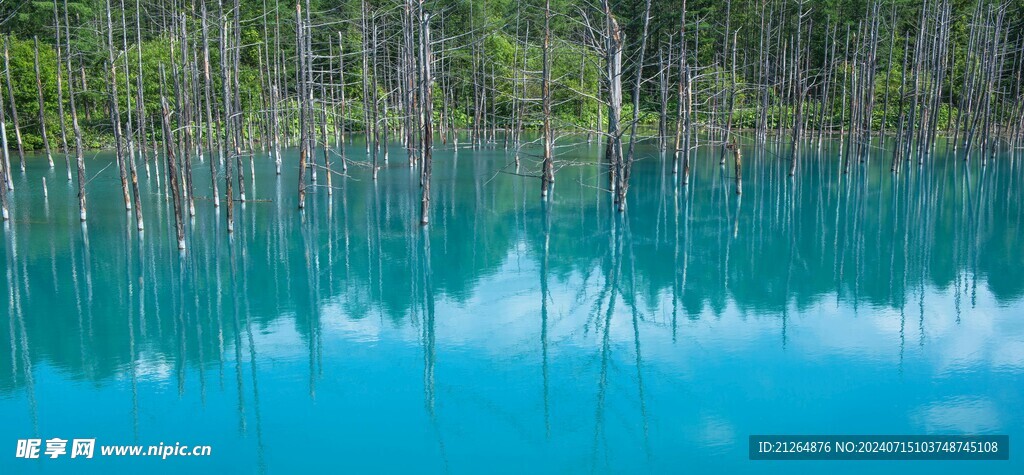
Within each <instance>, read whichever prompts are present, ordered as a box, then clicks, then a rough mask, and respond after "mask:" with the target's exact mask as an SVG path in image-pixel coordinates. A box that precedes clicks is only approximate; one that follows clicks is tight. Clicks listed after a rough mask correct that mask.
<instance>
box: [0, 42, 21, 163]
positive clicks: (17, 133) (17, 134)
mask: <svg viewBox="0 0 1024 475" xmlns="http://www.w3.org/2000/svg"><path fill="white" fill-rule="evenodd" d="M10 43H11V37H10V35H8V36H7V39H6V41H4V70H6V71H7V97H8V99H10V101H11V121H12V123H13V125H14V139H15V140H16V141H17V143H18V158H19V159H20V160H21V171H22V172H24V171H25V146H24V144H23V143H22V141H21V125H20V124H19V123H18V104H17V103H16V100H15V99H14V86H13V84H14V81H13V80H12V79H11V55H10V51H8V48H9V46H10Z"/></svg>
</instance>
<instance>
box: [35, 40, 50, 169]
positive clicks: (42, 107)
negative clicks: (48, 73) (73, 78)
mask: <svg viewBox="0 0 1024 475" xmlns="http://www.w3.org/2000/svg"><path fill="white" fill-rule="evenodd" d="M32 46H33V62H34V64H35V70H36V92H37V93H38V94H37V95H38V97H39V132H40V134H41V135H42V139H43V148H44V149H45V150H46V163H47V164H48V165H49V166H50V168H53V154H52V153H51V152H50V139H49V137H47V135H46V101H45V100H44V99H43V78H42V76H41V75H40V74H39V37H38V36H33V37H32Z"/></svg>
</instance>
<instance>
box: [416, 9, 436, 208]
mask: <svg viewBox="0 0 1024 475" xmlns="http://www.w3.org/2000/svg"><path fill="white" fill-rule="evenodd" d="M423 3H424V0H420V1H419V16H420V68H421V69H422V70H421V73H420V84H421V92H420V100H421V101H422V105H421V110H422V111H423V150H422V155H423V164H422V169H421V177H422V178H421V182H422V187H423V189H422V192H423V194H422V197H421V198H420V224H421V225H426V224H427V223H428V222H429V221H430V219H429V217H430V174H431V166H432V164H433V149H434V94H433V81H434V78H433V75H432V72H431V70H432V68H433V60H434V59H433V54H432V49H433V46H432V45H431V44H430V17H431V15H430V14H429V13H427V12H425V11H424V6H423Z"/></svg>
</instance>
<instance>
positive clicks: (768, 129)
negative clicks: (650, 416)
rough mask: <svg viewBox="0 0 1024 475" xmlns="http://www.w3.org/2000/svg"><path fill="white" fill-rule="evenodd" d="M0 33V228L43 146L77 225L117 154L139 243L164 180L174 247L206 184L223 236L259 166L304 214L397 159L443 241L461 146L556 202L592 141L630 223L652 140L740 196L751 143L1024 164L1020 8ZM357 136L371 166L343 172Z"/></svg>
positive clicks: (116, 12)
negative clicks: (705, 161)
mask: <svg viewBox="0 0 1024 475" xmlns="http://www.w3.org/2000/svg"><path fill="white" fill-rule="evenodd" d="M0 36H2V38H0V42H2V48H3V51H2V54H3V62H2V63H3V64H2V67H3V74H0V149H2V153H3V157H2V160H0V183H5V184H6V185H7V186H6V190H0V191H3V192H0V208H2V211H3V219H4V220H5V221H6V220H8V219H10V204H9V202H10V197H11V194H12V193H15V192H16V191H15V189H14V179H13V176H14V175H15V174H17V173H24V171H25V160H26V158H25V157H26V152H28V151H33V150H35V151H39V152H40V153H41V154H42V155H43V156H45V158H46V160H47V164H48V165H49V167H51V168H58V167H60V166H63V167H64V168H65V171H66V179H67V180H68V181H69V182H74V183H75V185H76V187H77V198H78V208H79V212H80V219H81V221H82V222H83V223H84V222H85V221H86V220H87V217H88V213H87V211H88V201H87V197H88V189H87V186H86V185H87V183H88V181H89V179H90V178H89V177H90V176H94V175H91V173H94V172H93V171H92V170H87V169H86V160H85V151H86V150H90V149H97V148H104V147H109V148H110V149H111V150H113V152H114V157H115V163H116V165H117V170H118V173H119V178H120V187H121V190H120V191H121V196H122V199H123V201H124V207H125V210H127V211H130V212H131V216H133V217H134V220H135V222H136V226H137V229H138V230H139V231H140V232H141V231H143V229H144V227H145V226H144V217H145V216H146V214H145V213H144V210H143V209H142V201H141V200H140V190H139V180H140V177H144V178H145V179H149V177H150V176H151V174H152V176H154V177H155V179H156V180H157V183H158V186H162V187H165V195H166V199H168V200H170V201H171V202H173V210H174V215H175V216H174V219H175V232H176V237H177V241H178V247H179V249H180V250H182V251H184V249H185V243H186V239H185V233H186V228H187V227H188V226H189V225H188V224H187V223H186V220H187V218H188V217H190V216H195V214H196V212H197V206H196V203H195V201H196V199H195V196H196V190H197V188H199V187H202V192H201V193H202V194H206V193H207V190H209V196H211V197H212V200H210V201H212V207H213V208H218V209H219V208H220V207H221V204H222V203H223V205H224V207H225V208H226V213H225V217H226V220H227V221H226V222H227V226H226V229H227V231H228V232H229V233H230V232H232V231H233V229H234V223H235V214H234V206H235V203H236V201H241V202H245V201H246V191H247V183H246V171H247V170H248V171H250V172H251V170H252V169H253V161H254V160H257V159H266V158H267V157H269V158H270V159H272V160H273V161H274V164H275V168H276V171H277V173H278V174H280V173H281V169H282V167H297V169H298V171H299V178H298V183H297V184H296V185H297V186H296V189H295V191H296V193H297V195H298V208H300V209H302V208H304V206H305V202H306V193H307V192H308V191H310V190H311V188H310V187H324V189H325V190H326V192H327V193H328V194H331V193H332V190H333V189H334V188H335V185H334V182H335V181H339V182H340V183H341V186H344V181H345V180H346V179H347V178H348V177H349V167H350V166H357V167H361V168H368V169H369V175H370V176H371V179H372V180H377V177H378V174H379V173H380V171H381V169H382V168H383V164H386V163H387V162H388V160H389V153H390V152H389V149H390V148H389V147H388V145H396V146H397V145H400V146H401V147H402V149H403V150H404V151H405V154H406V156H407V159H408V165H409V167H410V168H413V169H415V171H416V172H418V173H419V184H420V192H419V193H420V197H419V199H420V224H422V225H427V224H428V223H429V222H430V219H429V217H430V215H431V208H430V203H431V174H432V160H433V150H434V148H435V147H437V146H438V142H439V143H440V146H441V147H452V146H454V147H459V143H458V140H459V133H458V132H459V131H462V132H465V135H466V136H467V138H468V141H469V143H468V144H466V143H463V144H462V146H464V147H470V148H474V149H475V148H491V147H493V148H498V147H501V148H504V149H505V150H507V151H508V153H509V154H510V156H513V157H514V167H515V171H514V173H515V174H516V175H520V176H526V177H532V178H538V179H539V180H538V181H539V185H540V193H539V195H540V199H542V200H547V199H548V198H549V196H550V193H551V188H552V186H553V183H554V181H555V179H556V175H557V173H556V172H557V170H558V168H560V166H561V165H562V164H560V163H559V162H560V160H559V157H558V151H557V150H556V147H555V143H556V140H557V139H558V138H560V137H565V136H570V135H571V136H577V137H586V140H587V141H594V140H597V141H598V142H599V143H601V144H602V148H603V151H602V152H601V156H600V160H599V161H598V165H597V166H598V167H601V170H602V174H603V175H605V177H602V180H604V179H605V178H606V179H607V184H606V189H605V191H607V194H608V195H609V196H610V198H611V200H612V201H613V203H614V205H615V206H616V208H617V209H618V210H619V211H620V212H621V211H625V208H626V203H627V195H628V193H629V191H631V189H630V185H631V183H630V176H631V172H632V167H633V164H634V162H635V161H636V160H638V159H640V158H641V154H640V153H639V152H638V149H639V148H640V147H639V144H640V143H641V142H645V141H646V142H650V143H654V144H656V147H657V149H658V150H660V151H662V152H663V154H662V156H663V157H664V160H666V161H670V162H671V165H670V166H667V167H666V170H667V171H666V173H671V174H672V175H673V176H674V177H676V179H677V181H678V183H679V186H686V185H688V184H689V180H690V171H691V160H692V159H693V156H694V151H695V150H696V149H697V147H704V148H705V149H706V150H711V151H712V152H713V153H712V155H717V160H718V162H719V163H720V165H722V166H726V165H727V163H728V162H730V161H731V163H730V164H731V166H732V167H733V169H734V173H733V174H734V179H735V192H736V193H737V194H739V193H740V192H741V190H742V177H743V168H742V164H743V161H742V157H743V152H742V149H743V148H744V147H754V148H764V147H768V146H772V147H775V148H776V150H777V151H778V153H776V154H774V155H775V157H776V158H775V159H778V160H785V161H786V162H787V166H788V175H789V176H790V177H795V176H796V175H797V170H798V167H799V166H800V161H801V157H804V156H805V155H804V154H803V153H802V150H803V149H814V148H815V147H817V148H820V147H821V144H822V143H823V141H824V140H825V138H826V137H836V138H838V141H839V147H838V160H840V161H841V165H840V169H841V170H842V173H844V174H845V173H850V172H851V171H853V169H854V167H855V165H854V164H857V163H864V162H865V161H866V160H867V156H868V154H869V151H871V150H877V149H878V147H885V150H886V151H885V155H887V159H888V160H889V165H888V168H889V170H890V171H891V172H892V173H900V172H901V171H902V170H904V169H905V168H906V167H908V166H912V165H918V166H926V165H927V163H928V162H929V160H930V158H931V157H932V154H933V153H936V152H938V151H939V150H938V149H939V146H938V145H937V139H938V138H940V137H944V138H946V140H945V150H942V151H941V152H942V153H951V154H954V155H955V156H956V157H957V158H958V159H960V160H963V161H977V162H979V163H980V165H981V166H985V165H986V164H987V163H988V161H990V160H993V159H995V157H996V156H997V154H998V153H1000V152H1010V154H1011V156H1013V154H1014V153H1016V152H1017V151H1019V150H1021V149H1024V81H1022V73H1024V3H1022V2H1020V1H1019V0H1013V1H1011V0H972V1H968V2H956V3H954V2H952V1H951V0H867V1H857V2H841V4H839V5H836V4H832V3H830V2H825V1H821V0H764V1H761V2H740V1H735V0H726V1H724V2H722V1H718V2H712V1H694V0H645V1H644V2H621V1H620V2H614V1H612V0H598V1H578V0H531V1H526V2H478V1H469V2H458V1H453V0H430V1H426V0H377V1H371V0H345V1H341V2H337V1H324V0H321V1H314V0H299V1H297V2H295V3H283V2H281V1H280V0H244V1H243V0H227V1H225V0H215V1H214V0H189V1H179V0H157V1H155V2H145V3H143V2H141V0H135V1H132V0H53V1H52V2H47V1H38V2H28V1H23V2H19V1H11V2H4V4H3V5H0ZM524 134H530V135H531V137H532V135H533V134H536V135H537V136H538V138H537V139H536V140H533V139H532V138H531V139H527V140H524V138H523V137H524ZM357 135H358V136H363V137H365V138H366V140H365V154H366V156H365V157H348V156H346V152H345V150H346V147H344V145H345V144H351V143H353V142H352V141H353V137H354V136H357ZM769 144H771V145H769ZM289 147H295V148H297V149H298V154H297V155H298V160H289V161H285V160H284V159H283V156H284V154H283V153H282V149H285V148H289ZM754 156H756V154H755V155H754ZM257 157H258V158H257ZM353 158H354V159H353ZM203 162H206V163H203ZM194 166H208V167H209V173H210V176H211V180H210V183H208V184H207V183H195V182H194V181H193V176H194V173H193V167H194ZM15 168H17V169H15ZM509 173H513V172H511V171H510V172H509ZM161 175H164V176H165V177H164V183H163V185H159V183H160V181H161ZM207 187H208V188H207ZM44 192H45V185H44ZM641 192H642V191H641ZM250 197H251V195H250ZM208 206H210V205H207V204H205V203H203V204H201V205H200V206H199V208H203V207H208ZM129 219H130V218H129Z"/></svg>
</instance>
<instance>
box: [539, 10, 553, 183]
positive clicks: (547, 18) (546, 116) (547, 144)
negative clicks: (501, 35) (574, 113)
mask: <svg viewBox="0 0 1024 475" xmlns="http://www.w3.org/2000/svg"><path fill="white" fill-rule="evenodd" d="M543 63H544V66H543V71H542V73H541V102H542V104H543V105H542V108H543V112H542V115H543V120H544V125H543V129H544V130H543V133H544V163H543V165H542V167H543V168H542V170H541V178H540V197H541V199H547V197H548V193H549V190H548V189H549V188H550V187H551V184H552V183H553V182H554V181H555V167H554V163H553V160H552V157H551V142H552V138H551V0H546V1H545V2H544V49H543Z"/></svg>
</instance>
